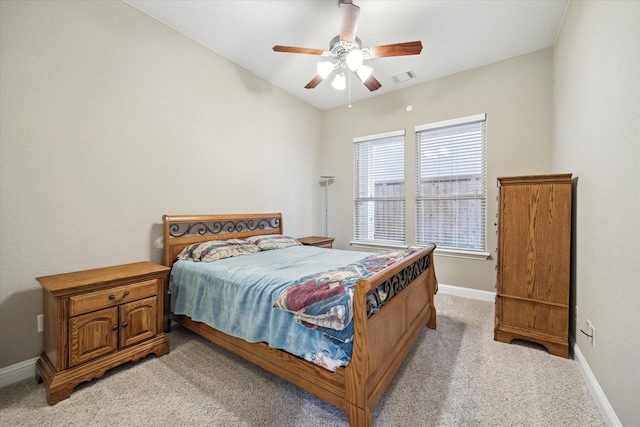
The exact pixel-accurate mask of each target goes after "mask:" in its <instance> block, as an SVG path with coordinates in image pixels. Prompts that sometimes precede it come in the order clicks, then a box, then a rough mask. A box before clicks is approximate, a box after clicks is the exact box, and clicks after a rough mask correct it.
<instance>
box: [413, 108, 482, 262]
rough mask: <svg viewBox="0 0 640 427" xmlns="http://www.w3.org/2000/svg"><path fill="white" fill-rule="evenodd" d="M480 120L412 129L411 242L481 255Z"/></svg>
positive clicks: (478, 118)
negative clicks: (413, 229) (413, 201)
mask: <svg viewBox="0 0 640 427" xmlns="http://www.w3.org/2000/svg"><path fill="white" fill-rule="evenodd" d="M485 123H486V116H485V114H480V115H476V116H470V117H464V118H461V119H455V120H449V121H445V122H438V123H433V124H430V125H424V126H418V127H416V129H415V130H416V162H417V167H416V242H417V243H418V244H428V243H431V242H434V243H436V245H437V246H438V247H440V248H443V249H445V248H449V249H463V250H471V251H484V250H485V246H486V245H485V242H486V236H485V234H486V233H485V228H486V227H485V224H486V138H485Z"/></svg>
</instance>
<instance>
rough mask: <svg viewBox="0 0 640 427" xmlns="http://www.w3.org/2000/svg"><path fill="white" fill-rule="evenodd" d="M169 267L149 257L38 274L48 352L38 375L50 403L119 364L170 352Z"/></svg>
mask: <svg viewBox="0 0 640 427" xmlns="http://www.w3.org/2000/svg"><path fill="white" fill-rule="evenodd" d="M168 277H169V268H168V267H165V266H162V265H157V264H153V263H150V262H138V263H134V264H126V265H118V266H113V267H106V268H98V269H95V270H86V271H78V272H73V273H67V274H57V275H54V276H46V277H38V281H39V282H40V284H41V285H42V287H43V288H44V351H43V352H42V356H41V357H40V359H39V360H38V362H37V364H36V378H37V379H38V380H39V381H44V384H45V387H46V391H47V401H48V402H49V405H54V404H56V403H58V402H59V401H61V400H64V399H66V398H68V397H69V396H70V395H71V392H72V390H73V389H74V388H75V387H76V386H77V385H78V384H80V383H81V382H84V381H90V380H92V379H93V378H98V377H101V376H102V375H104V373H105V372H106V371H107V370H108V369H111V368H113V367H115V366H118V365H121V364H123V363H125V362H129V361H136V360H138V359H141V358H143V357H145V356H147V355H148V354H150V353H155V354H156V355H157V356H158V357H160V356H162V355H165V354H167V353H169V338H168V337H167V335H165V334H164V333H163V332H162V316H163V295H164V290H165V286H166V284H167V281H168Z"/></svg>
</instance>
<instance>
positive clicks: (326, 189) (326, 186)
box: [320, 175, 335, 237]
mask: <svg viewBox="0 0 640 427" xmlns="http://www.w3.org/2000/svg"><path fill="white" fill-rule="evenodd" d="M320 178H322V179H324V236H325V237H329V181H330V180H332V179H334V178H335V176H334V175H322V176H321V177H320Z"/></svg>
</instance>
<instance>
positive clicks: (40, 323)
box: [37, 314, 44, 332]
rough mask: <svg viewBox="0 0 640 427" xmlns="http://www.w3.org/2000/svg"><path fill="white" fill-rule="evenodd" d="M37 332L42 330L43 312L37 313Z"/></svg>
mask: <svg viewBox="0 0 640 427" xmlns="http://www.w3.org/2000/svg"><path fill="white" fill-rule="evenodd" d="M37 319H38V332H43V331H44V314H38V317H37Z"/></svg>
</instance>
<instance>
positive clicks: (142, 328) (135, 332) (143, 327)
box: [120, 296, 158, 347]
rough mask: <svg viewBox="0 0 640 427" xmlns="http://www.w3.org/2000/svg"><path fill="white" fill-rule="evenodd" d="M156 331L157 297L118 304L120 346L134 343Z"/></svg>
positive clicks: (153, 334)
mask: <svg viewBox="0 0 640 427" xmlns="http://www.w3.org/2000/svg"><path fill="white" fill-rule="evenodd" d="M157 333H158V297H155V296H154V297H149V298H144V299H141V300H138V301H134V302H130V303H127V304H122V305H121V306H120V347H126V346H129V345H131V344H136V343H138V342H140V341H144V340H146V339H149V338H153V337H154V336H156V335H157Z"/></svg>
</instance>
